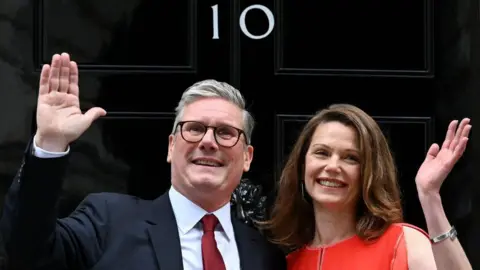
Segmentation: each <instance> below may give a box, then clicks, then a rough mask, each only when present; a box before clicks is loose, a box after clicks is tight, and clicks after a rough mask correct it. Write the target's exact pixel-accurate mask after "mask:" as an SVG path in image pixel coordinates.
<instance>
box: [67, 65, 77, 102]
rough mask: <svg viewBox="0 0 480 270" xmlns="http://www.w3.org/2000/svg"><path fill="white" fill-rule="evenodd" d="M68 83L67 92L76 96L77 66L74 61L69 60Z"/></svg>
mask: <svg viewBox="0 0 480 270" xmlns="http://www.w3.org/2000/svg"><path fill="white" fill-rule="evenodd" d="M69 75H70V85H69V87H68V92H69V93H70V94H72V95H76V96H78V92H79V89H78V66H77V63H75V62H74V61H70V74H69Z"/></svg>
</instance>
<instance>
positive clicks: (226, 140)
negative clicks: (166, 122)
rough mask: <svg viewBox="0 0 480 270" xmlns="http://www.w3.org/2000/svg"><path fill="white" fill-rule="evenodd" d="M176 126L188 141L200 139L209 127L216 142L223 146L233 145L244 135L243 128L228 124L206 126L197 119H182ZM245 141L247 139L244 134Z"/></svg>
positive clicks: (193, 141) (192, 141) (194, 141)
mask: <svg viewBox="0 0 480 270" xmlns="http://www.w3.org/2000/svg"><path fill="white" fill-rule="evenodd" d="M178 126H180V134H181V136H182V138H183V139H184V140H185V141H187V142H190V143H197V142H199V141H201V140H202V139H203V137H204V136H205V134H206V133H207V130H208V129H209V128H211V129H213V134H214V137H215V141H216V142H217V144H218V145H221V146H223V147H228V148H230V147H234V146H235V145H236V144H237V143H238V141H239V140H240V136H241V135H242V134H243V135H244V136H245V132H244V131H243V130H241V129H239V128H236V127H232V126H229V125H219V126H207V125H205V124H203V123H201V122H197V121H182V122H179V123H178V124H177V128H178ZM245 141H247V137H246V136H245ZM247 144H248V142H247Z"/></svg>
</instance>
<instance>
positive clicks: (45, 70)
mask: <svg viewBox="0 0 480 270" xmlns="http://www.w3.org/2000/svg"><path fill="white" fill-rule="evenodd" d="M49 77H50V65H48V64H45V65H43V67H42V72H41V73H40V86H39V91H38V94H39V95H45V94H48V90H49V88H50V84H49V83H48V78H49Z"/></svg>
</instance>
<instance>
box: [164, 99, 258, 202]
mask: <svg viewBox="0 0 480 270" xmlns="http://www.w3.org/2000/svg"><path fill="white" fill-rule="evenodd" d="M181 121H197V122H200V123H202V124H204V125H206V126H213V127H218V126H224V125H228V126H231V127H236V128H239V129H242V130H243V128H244V127H243V116H242V110H241V109H240V108H238V107H237V106H236V105H234V104H233V103H231V102H228V101H226V100H224V99H220V98H203V99H199V100H197V101H195V102H193V103H191V104H189V105H187V106H185V108H184V111H183V117H182V119H181ZM252 157H253V147H252V146H246V143H245V137H244V135H240V139H239V141H238V143H237V144H236V145H235V146H233V147H230V148H228V147H224V146H221V145H219V144H218V143H217V141H216V140H215V134H214V131H213V129H211V128H209V129H207V132H206V134H205V136H203V138H202V139H201V140H200V141H199V142H196V143H191V142H188V141H185V139H184V138H182V136H181V134H180V127H178V128H177V130H176V133H175V134H173V135H170V137H169V147H168V157H167V161H168V162H170V163H171V165H172V166H171V168H172V185H173V186H174V187H175V188H176V189H177V190H178V191H179V192H180V193H182V194H183V195H185V196H186V197H188V198H189V199H190V200H193V201H194V202H196V203H198V204H201V202H199V201H201V200H222V202H221V203H225V202H224V201H225V200H229V199H230V195H231V194H232V192H233V190H234V189H235V188H236V187H237V185H238V184H239V182H240V178H241V177H242V174H243V172H244V171H248V170H249V168H250V162H251V161H252Z"/></svg>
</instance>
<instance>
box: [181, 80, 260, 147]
mask: <svg viewBox="0 0 480 270" xmlns="http://www.w3.org/2000/svg"><path fill="white" fill-rule="evenodd" d="M209 97H218V98H222V99H225V100H226V101H229V102H231V103H233V104H235V105H237V106H238V107H239V108H240V109H242V112H243V131H244V132H245V136H246V137H247V143H248V144H249V143H251V138H252V132H253V128H254V126H255V120H254V119H253V116H252V115H251V114H250V112H248V111H247V110H246V109H245V99H244V98H243V96H242V94H241V93H240V91H239V90H238V89H236V88H235V87H233V86H231V85H230V84H228V83H226V82H219V81H216V80H212V79H210V80H204V81H199V82H196V83H195V84H193V85H192V86H190V87H189V88H187V89H186V90H185V91H184V92H183V94H182V98H181V99H180V101H179V102H178V105H177V107H176V108H175V122H174V123H173V130H172V134H174V133H175V131H176V128H177V124H178V122H180V119H181V118H182V116H183V111H184V109H185V106H187V105H189V104H191V103H193V102H194V101H197V100H199V99H201V98H209Z"/></svg>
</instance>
